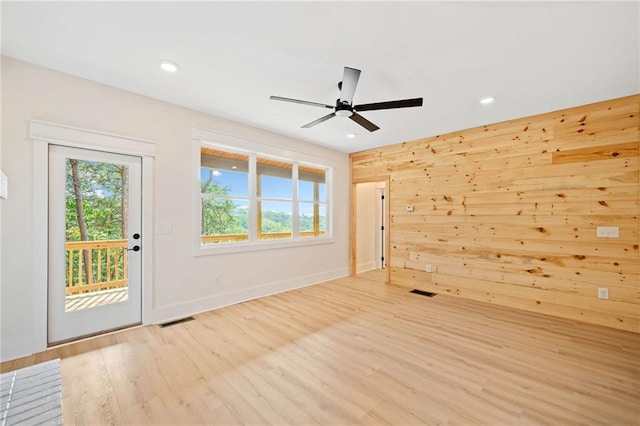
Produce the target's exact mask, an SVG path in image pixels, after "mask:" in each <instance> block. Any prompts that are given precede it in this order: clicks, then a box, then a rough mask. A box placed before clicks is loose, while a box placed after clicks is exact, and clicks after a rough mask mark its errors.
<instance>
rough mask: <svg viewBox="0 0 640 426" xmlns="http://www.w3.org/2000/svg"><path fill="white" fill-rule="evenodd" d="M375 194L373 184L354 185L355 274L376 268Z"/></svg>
mask: <svg viewBox="0 0 640 426" xmlns="http://www.w3.org/2000/svg"><path fill="white" fill-rule="evenodd" d="M377 193H378V191H377V190H376V183H375V182H367V183H359V184H357V185H356V273H359V272H364V271H369V270H371V269H375V268H376V233H377V232H376V219H377V218H376V216H377V211H378V209H377V204H376V199H377ZM378 257H379V255H378Z"/></svg>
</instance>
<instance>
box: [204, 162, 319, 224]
mask: <svg viewBox="0 0 640 426" xmlns="http://www.w3.org/2000/svg"><path fill="white" fill-rule="evenodd" d="M200 178H201V179H202V180H205V179H207V178H208V172H207V170H206V169H204V168H203V169H201V172H200ZM213 180H214V182H216V183H218V184H219V185H221V186H223V187H227V188H229V195H238V196H241V197H247V196H248V186H249V185H248V175H247V173H244V172H233V171H227V170H222V171H218V170H216V172H215V175H214V178H213ZM298 186H299V199H300V200H303V201H304V200H310V201H311V200H313V183H312V182H305V181H301V182H299V185H298ZM325 190H326V185H325V184H322V185H320V199H321V200H324V199H325ZM262 195H263V196H264V197H269V198H284V199H291V179H284V178H278V177H273V176H263V180H262ZM310 206H311V204H308V205H307V204H305V203H302V204H301V206H300V213H301V214H307V213H311V212H312V211H313V209H312V207H310ZM263 208H265V209H268V210H273V211H284V212H289V213H290V212H291V203H269V204H268V205H263ZM321 215H322V212H321Z"/></svg>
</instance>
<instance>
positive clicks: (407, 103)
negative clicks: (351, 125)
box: [269, 67, 422, 132]
mask: <svg viewBox="0 0 640 426" xmlns="http://www.w3.org/2000/svg"><path fill="white" fill-rule="evenodd" d="M358 79H360V70H357V69H355V68H349V67H344V74H343V75H342V81H341V82H339V83H338V89H339V90H340V98H339V99H337V100H336V104H335V106H333V105H327V104H321V103H318V102H309V101H301V100H299V99H291V98H283V97H281V96H270V97H269V99H273V100H274V101H284V102H293V103H296V104H303V105H311V106H317V107H320V108H328V109H332V110H333V112H332V113H331V114H328V115H325V116H324V117H321V118H318V119H317V120H315V121H312V122H311V123H308V124H305V125H304V126H302V128H304V129H308V128H309V127H313V126H315V125H317V124H320V123H322V122H324V121H327V120H328V119H330V118H333V117H336V116H337V117H348V118H350V119H351V120H353V121H355V122H356V123H358V124H359V125H361V126H362V127H364V128H365V129H367V130H368V131H370V132H375V131H376V130H378V129H379V128H380V127H378V126H376V125H375V124H373V123H372V122H370V121H369V120H367V119H366V118H364V117H363V116H361V115H360V114H358V113H359V112H362V111H373V110H377V109H392V108H409V107H417V106H422V98H414V99H402V100H398V101H388V102H376V103H372V104H362V105H353V95H354V94H355V92H356V87H357V86H358Z"/></svg>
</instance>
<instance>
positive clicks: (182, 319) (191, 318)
mask: <svg viewBox="0 0 640 426" xmlns="http://www.w3.org/2000/svg"><path fill="white" fill-rule="evenodd" d="M194 319H195V318H194V317H186V318H180V319H177V320H175V321H169V322H165V323H163V324H160V327H161V328H165V327H171V326H172V325H177V324H182V323H183V322H187V321H193V320H194Z"/></svg>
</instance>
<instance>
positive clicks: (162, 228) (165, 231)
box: [156, 223, 173, 235]
mask: <svg viewBox="0 0 640 426" xmlns="http://www.w3.org/2000/svg"><path fill="white" fill-rule="evenodd" d="M172 233H173V225H172V224H170V223H157V224H156V234H158V235H169V234H172Z"/></svg>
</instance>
